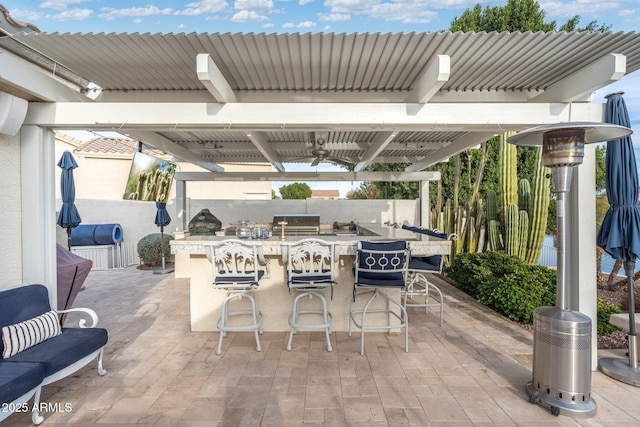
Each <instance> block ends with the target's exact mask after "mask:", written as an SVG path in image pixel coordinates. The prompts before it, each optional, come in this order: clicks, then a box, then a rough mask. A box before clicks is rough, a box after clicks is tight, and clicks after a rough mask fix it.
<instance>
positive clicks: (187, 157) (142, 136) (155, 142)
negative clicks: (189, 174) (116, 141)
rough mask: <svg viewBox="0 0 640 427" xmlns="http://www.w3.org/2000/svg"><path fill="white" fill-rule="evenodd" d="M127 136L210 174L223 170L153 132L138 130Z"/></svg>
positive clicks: (128, 133)
mask: <svg viewBox="0 0 640 427" xmlns="http://www.w3.org/2000/svg"><path fill="white" fill-rule="evenodd" d="M127 135H128V136H129V137H131V138H133V139H137V140H139V141H142V143H143V144H145V145H148V146H150V147H154V148H157V149H158V150H162V151H164V152H167V153H171V154H173V155H174V156H176V157H178V158H180V159H182V160H184V161H186V162H190V163H193V164H194V165H197V166H200V167H201V168H204V169H206V170H209V171H212V172H223V171H224V168H223V167H222V166H219V165H216V164H214V163H211V162H206V161H204V160H203V159H202V158H201V157H200V156H198V155H197V154H194V153H193V152H191V151H189V150H187V149H186V148H184V147H181V146H180V145H178V144H176V143H175V142H173V141H171V140H169V139H167V138H165V137H163V136H162V135H158V134H157V133H155V132H149V131H141V130H139V131H132V132H127Z"/></svg>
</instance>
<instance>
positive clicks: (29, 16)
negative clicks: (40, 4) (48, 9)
mask: <svg viewBox="0 0 640 427" xmlns="http://www.w3.org/2000/svg"><path fill="white" fill-rule="evenodd" d="M9 13H10V14H11V17H12V18H15V19H19V20H20V21H25V22H31V21H37V20H39V19H41V18H42V14H41V13H40V12H35V11H33V10H20V9H9Z"/></svg>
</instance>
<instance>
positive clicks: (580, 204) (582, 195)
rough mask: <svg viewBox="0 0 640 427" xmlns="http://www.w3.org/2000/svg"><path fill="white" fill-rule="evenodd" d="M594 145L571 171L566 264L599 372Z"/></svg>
mask: <svg viewBox="0 0 640 427" xmlns="http://www.w3.org/2000/svg"><path fill="white" fill-rule="evenodd" d="M595 163H596V162H595V145H594V144H587V145H585V150H584V162H583V163H582V164H581V165H580V166H576V167H575V168H574V171H573V182H572V185H571V191H570V195H569V198H568V199H569V218H571V221H570V225H569V229H568V230H567V231H568V236H567V237H568V247H567V249H568V251H569V254H570V255H569V256H570V258H569V259H568V260H567V261H568V264H569V265H568V273H569V283H570V284H571V289H570V291H569V292H570V295H569V298H570V299H569V302H570V304H571V307H572V308H573V309H574V310H577V311H579V312H581V313H582V314H585V315H587V316H589V317H590V318H591V325H592V329H591V344H592V345H591V349H592V352H591V370H593V371H595V370H597V369H598V334H597V329H596V328H597V321H598V318H597V305H596V297H597V295H598V290H597V281H596V203H595V197H596V191H595V187H596V181H595V180H596V178H595Z"/></svg>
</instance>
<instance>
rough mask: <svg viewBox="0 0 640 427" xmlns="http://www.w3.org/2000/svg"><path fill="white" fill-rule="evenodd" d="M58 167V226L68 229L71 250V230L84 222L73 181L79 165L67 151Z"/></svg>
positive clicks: (68, 242)
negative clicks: (60, 169)
mask: <svg viewBox="0 0 640 427" xmlns="http://www.w3.org/2000/svg"><path fill="white" fill-rule="evenodd" d="M58 166H59V167H60V168H62V173H61V175H60V193H61V195H62V207H61V208H60V214H59V215H58V225H59V226H60V227H62V228H66V229H67V247H68V249H69V250H71V229H72V228H73V227H77V226H78V225H79V224H80V222H82V219H81V218H80V214H79V213H78V209H77V208H76V205H75V199H76V185H75V182H74V180H73V170H74V169H75V168H77V167H78V164H77V163H76V160H75V159H74V158H73V155H72V154H71V153H70V152H69V151H65V152H64V153H62V157H60V161H58Z"/></svg>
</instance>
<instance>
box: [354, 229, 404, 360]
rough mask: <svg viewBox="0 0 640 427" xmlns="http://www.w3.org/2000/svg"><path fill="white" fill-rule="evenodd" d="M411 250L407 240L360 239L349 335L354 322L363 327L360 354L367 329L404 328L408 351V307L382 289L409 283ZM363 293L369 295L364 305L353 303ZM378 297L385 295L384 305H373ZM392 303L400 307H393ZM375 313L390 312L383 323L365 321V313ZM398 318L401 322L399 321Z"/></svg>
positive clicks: (402, 286)
mask: <svg viewBox="0 0 640 427" xmlns="http://www.w3.org/2000/svg"><path fill="white" fill-rule="evenodd" d="M408 262H409V250H408V248H407V242H404V241H395V242H367V241H360V242H358V249H357V251H356V259H355V265H354V285H353V298H352V299H351V300H350V301H349V336H351V324H352V323H353V325H354V326H355V327H356V328H358V329H360V354H361V355H364V332H365V331H374V330H388V331H389V332H391V330H392V329H404V333H405V338H404V339H405V351H409V327H408V317H407V310H406V309H405V307H404V305H403V304H402V303H401V301H399V300H396V299H394V298H392V297H391V296H390V295H389V294H388V293H387V292H384V291H383V289H385V288H386V289H397V290H403V289H404V288H405V287H406V285H407V266H408ZM361 296H369V298H368V299H367V300H366V302H365V303H364V306H363V307H362V308H361V309H356V308H354V307H353V304H354V303H355V302H356V299H357V298H358V297H361ZM378 297H381V298H383V299H384V307H382V308H370V306H371V304H372V303H373V302H374V300H375V299H376V298H378ZM392 305H393V306H395V307H397V309H396V310H392ZM373 313H382V314H386V315H387V322H386V323H384V324H381V325H375V324H374V325H372V324H367V323H366V316H367V315H368V314H373ZM398 322H399V323H398Z"/></svg>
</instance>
